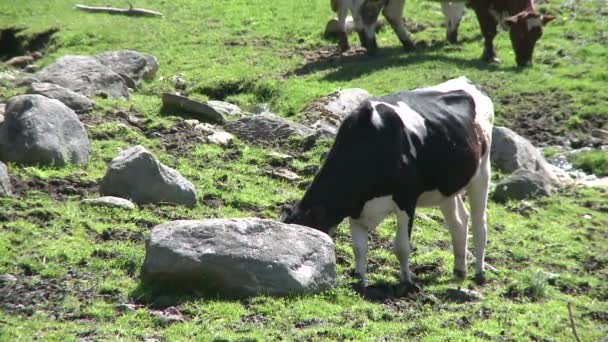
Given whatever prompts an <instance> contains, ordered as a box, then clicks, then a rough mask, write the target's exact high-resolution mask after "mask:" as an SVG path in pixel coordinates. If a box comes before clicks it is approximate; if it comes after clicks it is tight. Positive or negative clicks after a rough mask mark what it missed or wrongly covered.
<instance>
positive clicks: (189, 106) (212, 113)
mask: <svg viewBox="0 0 608 342" xmlns="http://www.w3.org/2000/svg"><path fill="white" fill-rule="evenodd" d="M162 100H163V111H173V112H177V113H180V112H186V113H190V114H192V115H194V116H196V118H197V119H198V120H200V121H202V122H212V123H220V124H221V123H224V122H225V121H226V119H225V118H224V116H223V115H222V114H221V113H219V112H218V111H217V110H215V109H214V108H213V107H211V106H209V105H208V104H206V103H203V102H200V101H197V100H193V99H190V98H187V97H185V96H181V95H176V94H171V93H163V97H162Z"/></svg>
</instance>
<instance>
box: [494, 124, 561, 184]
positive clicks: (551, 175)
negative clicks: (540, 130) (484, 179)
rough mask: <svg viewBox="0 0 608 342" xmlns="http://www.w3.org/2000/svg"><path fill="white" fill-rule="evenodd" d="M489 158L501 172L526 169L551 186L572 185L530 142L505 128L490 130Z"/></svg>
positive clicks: (498, 127)
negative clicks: (538, 175) (539, 175)
mask: <svg viewBox="0 0 608 342" xmlns="http://www.w3.org/2000/svg"><path fill="white" fill-rule="evenodd" d="M490 158H491V162H492V165H494V166H495V167H496V168H498V169H499V170H501V171H503V172H507V173H510V172H513V171H515V170H518V169H526V170H529V171H532V172H534V173H538V174H541V177H542V178H543V179H545V180H546V181H547V182H548V183H549V184H550V185H551V186H557V187H559V186H563V185H567V184H570V183H572V179H571V178H570V177H568V175H567V174H565V173H564V172H562V171H560V170H559V169H558V168H556V167H554V166H552V165H551V164H549V163H548V162H547V160H546V159H545V157H544V156H543V155H542V153H541V152H540V151H539V150H538V149H536V147H534V145H532V143H531V142H530V141H528V140H527V139H526V138H524V137H522V136H520V135H519V134H517V133H515V132H513V131H512V130H510V129H508V128H506V127H500V126H497V127H494V129H493V130H492V147H491V153H490Z"/></svg>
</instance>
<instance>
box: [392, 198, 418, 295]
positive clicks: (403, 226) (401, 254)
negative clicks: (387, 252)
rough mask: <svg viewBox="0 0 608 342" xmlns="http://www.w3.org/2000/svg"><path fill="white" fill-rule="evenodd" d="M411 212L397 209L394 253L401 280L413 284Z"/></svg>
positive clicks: (412, 221) (412, 220)
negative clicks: (397, 261)
mask: <svg viewBox="0 0 608 342" xmlns="http://www.w3.org/2000/svg"><path fill="white" fill-rule="evenodd" d="M413 216H414V215H413V212H412V215H411V216H410V215H409V214H408V213H407V212H405V211H402V210H400V211H397V235H396V236H395V255H396V256H397V259H398V260H399V265H400V266H401V281H402V282H404V283H406V284H407V285H413V282H412V273H411V271H410V234H411V228H412V224H413V223H414V219H413Z"/></svg>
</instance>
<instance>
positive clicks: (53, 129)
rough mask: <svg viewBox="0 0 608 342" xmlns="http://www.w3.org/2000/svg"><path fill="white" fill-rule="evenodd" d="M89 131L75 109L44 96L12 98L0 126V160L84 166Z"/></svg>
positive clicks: (87, 156)
mask: <svg viewBox="0 0 608 342" xmlns="http://www.w3.org/2000/svg"><path fill="white" fill-rule="evenodd" d="M89 151H90V144H89V138H88V136H87V132H86V130H85V128H84V126H83V125H82V123H81V122H80V120H78V116H77V115H76V113H74V111H73V110H71V109H70V108H68V107H67V106H66V105H64V104H63V103H61V102H59V101H58V100H53V99H49V98H47V97H44V96H42V95H19V96H14V97H12V98H10V99H9V101H8V103H7V104H6V116H5V121H4V123H3V124H2V125H1V126H0V159H1V160H4V161H14V162H18V163H23V164H37V165H56V166H64V165H66V164H85V163H87V162H88V161H89Z"/></svg>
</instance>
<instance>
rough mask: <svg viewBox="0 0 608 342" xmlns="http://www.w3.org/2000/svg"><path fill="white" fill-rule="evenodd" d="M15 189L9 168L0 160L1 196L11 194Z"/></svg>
mask: <svg viewBox="0 0 608 342" xmlns="http://www.w3.org/2000/svg"><path fill="white" fill-rule="evenodd" d="M12 194H13V190H12V187H11V180H10V178H9V177H8V169H7V168H6V165H4V163H3V162H0V197H3V196H11V195H12Z"/></svg>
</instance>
